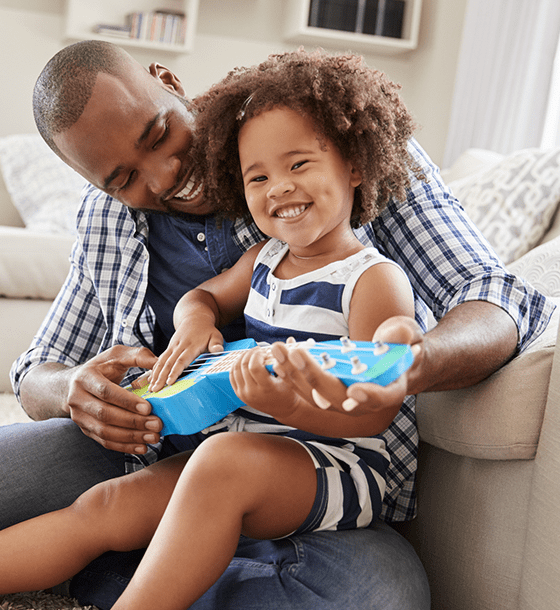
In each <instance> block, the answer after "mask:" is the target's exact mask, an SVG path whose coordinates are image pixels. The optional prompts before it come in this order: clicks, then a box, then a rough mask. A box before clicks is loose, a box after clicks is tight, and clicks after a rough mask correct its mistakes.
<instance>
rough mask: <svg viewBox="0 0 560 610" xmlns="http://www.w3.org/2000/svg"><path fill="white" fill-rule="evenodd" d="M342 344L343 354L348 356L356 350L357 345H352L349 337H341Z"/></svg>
mask: <svg viewBox="0 0 560 610" xmlns="http://www.w3.org/2000/svg"><path fill="white" fill-rule="evenodd" d="M340 342H341V343H342V349H341V350H340V351H341V352H342V353H343V354H347V353H348V352H351V351H352V350H355V349H356V344H355V343H352V341H350V339H349V338H348V337H340Z"/></svg>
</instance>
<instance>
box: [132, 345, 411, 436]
mask: <svg viewBox="0 0 560 610" xmlns="http://www.w3.org/2000/svg"><path fill="white" fill-rule="evenodd" d="M256 345H257V344H256V343H255V341H254V340H253V339H243V340H241V341H234V342H232V343H226V345H225V346H224V351H223V352H220V353H218V354H202V355H201V356H199V357H198V358H196V359H195V360H194V361H193V362H192V364H191V365H190V366H189V367H188V368H187V369H186V371H185V374H184V375H183V376H182V377H181V378H179V379H178V380H177V381H176V382H175V383H174V384H173V385H171V386H168V387H165V388H163V389H162V390H159V392H149V390H148V385H149V384H148V383H146V384H145V385H144V386H142V387H141V388H138V389H132V388H131V387H129V389H130V390H131V391H132V392H134V393H135V394H137V395H138V396H141V397H142V398H145V399H146V400H147V401H148V402H149V403H150V404H151V405H152V413H153V414H154V415H156V416H157V417H159V418H160V419H161V421H162V422H163V429H162V431H161V435H162V436H167V435H169V434H182V435H186V434H195V433H196V432H200V431H201V430H204V429H205V428H207V427H209V426H211V425H212V424H215V423H216V422H218V421H220V420H221V419H223V418H224V417H226V415H229V414H230V413H232V412H233V411H235V410H236V409H237V408H239V407H241V406H242V405H243V404H244V403H243V402H242V401H241V400H240V399H239V398H238V397H237V395H236V394H235V392H234V391H233V389H232V387H231V385H230V383H229V371H230V369H231V367H232V365H233V363H234V362H235V360H237V358H239V356H240V355H241V354H242V353H244V352H245V351H246V350H248V349H251V348H253V347H256ZM299 345H301V344H299ZM304 345H305V347H306V349H307V350H308V351H309V353H310V354H311V355H312V356H313V357H314V358H316V359H317V360H318V361H319V362H321V366H322V367H323V368H324V369H326V370H328V371H329V372H330V373H332V374H333V375H335V376H336V377H338V378H339V379H340V380H341V381H342V382H343V383H344V384H345V385H346V386H349V385H351V384H352V383H358V382H360V383H363V382H370V383H376V384H378V385H382V386H385V385H388V384H390V383H391V382H393V381H395V379H397V378H398V377H399V376H400V375H402V374H403V373H404V372H405V371H406V370H407V369H408V368H409V367H410V366H411V364H412V361H413V356H412V352H411V351H410V347H409V346H408V345H400V344H394V343H381V344H380V343H370V342H368V341H356V342H350V341H348V339H341V341H323V342H321V343H315V342H314V341H312V340H311V341H308V342H306V343H305V344H304ZM267 368H268V369H269V370H270V371H271V373H272V363H271V364H269V365H267Z"/></svg>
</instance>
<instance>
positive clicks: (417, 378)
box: [289, 301, 517, 415]
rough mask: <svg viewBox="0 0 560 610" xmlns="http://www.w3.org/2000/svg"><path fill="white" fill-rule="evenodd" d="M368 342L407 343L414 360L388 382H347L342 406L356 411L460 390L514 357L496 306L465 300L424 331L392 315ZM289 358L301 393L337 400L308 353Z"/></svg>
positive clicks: (510, 328) (512, 339)
mask: <svg viewBox="0 0 560 610" xmlns="http://www.w3.org/2000/svg"><path fill="white" fill-rule="evenodd" d="M372 340H373V341H383V342H385V343H403V344H408V345H410V347H411V349H412V354H413V356H414V362H413V364H412V366H411V367H410V369H408V371H406V372H405V373H404V374H403V375H401V376H400V377H399V379H397V380H396V381H394V382H393V383H391V384H389V385H388V386H385V387H382V386H378V385H376V384H374V383H356V384H353V385H351V386H350V387H349V388H348V389H347V392H346V395H347V400H346V401H345V402H344V403H343V408H345V410H347V412H349V413H354V414H356V415H364V414H365V413H366V412H368V411H369V412H371V413H372V414H374V413H376V412H379V411H380V410H381V411H385V410H387V413H389V412H390V410H391V409H392V408H394V407H395V406H396V405H398V404H401V403H402V401H403V400H404V397H405V396H407V395H409V394H419V393H420V392H425V391H432V392H433V391H440V390H453V389H458V388H464V387H468V386H471V385H474V384H475V383H478V382H479V381H482V380H483V379H486V378H487V377H488V376H489V375H491V374H492V373H494V372H495V371H496V370H498V369H499V368H500V367H501V366H503V365H504V364H505V363H506V362H507V361H508V360H509V359H510V358H511V357H512V356H514V354H515V349H516V345H517V327H516V325H515V322H514V321H513V320H512V319H511V317H510V316H509V314H508V313H507V312H506V311H504V310H503V309H501V308H500V307H497V306H496V305H494V304H492V303H488V302H485V301H467V302H465V303H461V304H460V305H458V306H456V307H454V308H453V309H451V310H450V311H449V312H448V313H447V314H446V315H445V316H444V317H443V318H442V319H441V320H440V322H439V323H438V324H437V325H436V326H435V327H434V328H433V329H432V330H430V331H429V332H428V333H426V334H423V333H422V331H421V329H420V327H419V326H418V324H417V323H416V322H415V321H414V320H413V319H412V318H408V317H405V316H395V317H393V318H389V319H388V320H386V321H385V322H383V323H382V324H380V325H379V327H378V328H377V330H376V331H375V334H374V336H373V338H372ZM289 359H290V361H291V364H292V366H293V367H294V372H297V375H298V386H299V388H300V390H299V391H300V392H301V393H302V395H304V396H309V395H311V392H312V390H313V389H314V390H315V393H314V396H315V402H316V403H317V404H318V403H319V402H321V399H322V401H323V404H327V403H332V404H333V405H336V404H337V401H338V400H339V394H338V392H337V391H336V388H334V386H333V378H332V375H330V374H328V373H326V372H324V371H322V370H321V368H320V367H319V365H318V364H317V363H316V362H314V361H313V359H312V358H311V357H310V356H308V355H307V357H306V358H303V359H301V358H299V359H298V358H297V356H296V361H294V357H293V356H292V354H289ZM317 394H319V396H317ZM330 408H336V407H330Z"/></svg>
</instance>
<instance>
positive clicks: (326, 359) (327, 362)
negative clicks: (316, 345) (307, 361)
mask: <svg viewBox="0 0 560 610" xmlns="http://www.w3.org/2000/svg"><path fill="white" fill-rule="evenodd" d="M333 366H336V360H335V359H334V358H331V357H330V356H329V355H328V354H327V352H323V353H322V354H321V368H322V369H323V370H324V371H328V370H329V369H332V368H333Z"/></svg>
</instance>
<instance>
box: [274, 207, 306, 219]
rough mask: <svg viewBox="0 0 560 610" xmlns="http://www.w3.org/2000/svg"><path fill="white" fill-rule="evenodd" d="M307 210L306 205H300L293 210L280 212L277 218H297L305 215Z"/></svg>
mask: <svg viewBox="0 0 560 610" xmlns="http://www.w3.org/2000/svg"><path fill="white" fill-rule="evenodd" d="M306 209H307V207H306V206H305V205H300V206H297V207H293V208H285V209H283V210H278V211H277V212H276V216H278V218H295V217H296V216H299V215H300V214H303V213H304V212H305V210H306Z"/></svg>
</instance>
